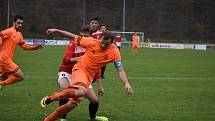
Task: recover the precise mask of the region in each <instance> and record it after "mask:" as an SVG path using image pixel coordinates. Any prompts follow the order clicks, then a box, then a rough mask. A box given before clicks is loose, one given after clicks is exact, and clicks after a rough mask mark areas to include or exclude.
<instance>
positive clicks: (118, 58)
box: [113, 49, 121, 62]
mask: <svg viewBox="0 0 215 121" xmlns="http://www.w3.org/2000/svg"><path fill="white" fill-rule="evenodd" d="M118 60H121V55H120V52H119V51H118V49H115V55H114V60H113V61H114V62H115V61H118Z"/></svg>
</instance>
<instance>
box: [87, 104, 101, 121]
mask: <svg viewBox="0 0 215 121" xmlns="http://www.w3.org/2000/svg"><path fill="white" fill-rule="evenodd" d="M98 108H99V102H98V103H90V104H89V114H90V118H91V119H95V117H96V113H97V111H98Z"/></svg>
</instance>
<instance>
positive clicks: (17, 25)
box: [13, 15, 24, 30]
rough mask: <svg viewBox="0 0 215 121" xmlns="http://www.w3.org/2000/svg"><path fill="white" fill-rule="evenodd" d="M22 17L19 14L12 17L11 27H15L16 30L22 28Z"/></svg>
mask: <svg viewBox="0 0 215 121" xmlns="http://www.w3.org/2000/svg"><path fill="white" fill-rule="evenodd" d="M23 20H24V18H23V17H22V16H21V15H16V16H15V17H14V19H13V27H14V28H15V29H16V30H19V29H21V28H22V25H23V22H24V21H23Z"/></svg>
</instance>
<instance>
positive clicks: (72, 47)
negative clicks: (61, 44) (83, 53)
mask: <svg viewBox="0 0 215 121" xmlns="http://www.w3.org/2000/svg"><path fill="white" fill-rule="evenodd" d="M74 50H75V42H74V41H70V43H69V45H68V46H67V48H66V51H65V54H64V58H63V61H64V62H65V63H70V59H71V58H72V55H73V54H74Z"/></svg>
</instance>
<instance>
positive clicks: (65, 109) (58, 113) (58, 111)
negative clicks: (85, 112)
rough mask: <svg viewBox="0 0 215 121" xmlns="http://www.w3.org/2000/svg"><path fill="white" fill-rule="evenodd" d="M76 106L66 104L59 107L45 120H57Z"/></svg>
mask: <svg viewBox="0 0 215 121" xmlns="http://www.w3.org/2000/svg"><path fill="white" fill-rule="evenodd" d="M73 108H74V107H71V106H70V105H69V104H64V105H62V106H60V107H58V108H57V109H56V110H55V111H54V112H53V113H51V114H50V115H49V116H47V117H46V118H45V119H44V121H55V120H56V119H58V118H59V117H61V116H63V115H65V114H67V113H68V112H69V111H70V110H72V109H73Z"/></svg>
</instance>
